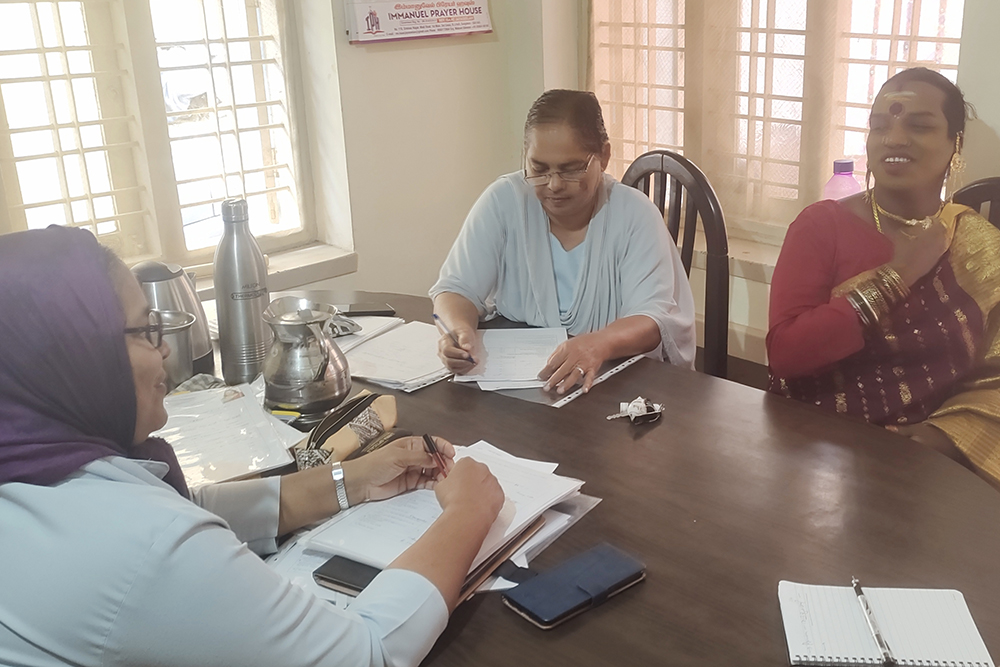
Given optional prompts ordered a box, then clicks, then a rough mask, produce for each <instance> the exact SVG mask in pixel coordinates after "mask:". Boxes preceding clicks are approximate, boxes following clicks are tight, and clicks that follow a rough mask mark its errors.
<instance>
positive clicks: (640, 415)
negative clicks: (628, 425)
mask: <svg viewBox="0 0 1000 667" xmlns="http://www.w3.org/2000/svg"><path fill="white" fill-rule="evenodd" d="M619 406H620V408H619V410H620V411H619V412H617V413H616V414H613V415H608V417H607V418H608V421H610V420H612V419H619V418H621V417H628V418H629V419H630V420H631V421H632V423H633V424H649V423H650V422H655V421H656V420H657V419H659V418H660V413H661V412H663V411H664V410H665V409H666V408H664V407H663V405H662V404H661V403H653V402H652V401H650V400H648V399H645V398H643V397H642V396H639V397H638V398H637V399H635V400H634V401H632V402H631V403H619Z"/></svg>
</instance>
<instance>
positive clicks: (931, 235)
mask: <svg viewBox="0 0 1000 667" xmlns="http://www.w3.org/2000/svg"><path fill="white" fill-rule="evenodd" d="M904 231H905V232H906V233H905V234H904ZM906 234H910V231H909V230H898V231H897V232H896V233H895V234H893V235H892V236H890V240H892V244H893V246H894V251H893V256H892V261H891V262H889V266H890V267H891V268H893V269H894V270H895V271H896V273H898V274H899V277H900V278H902V279H903V282H904V283H906V286H907V287H912V286H913V284H914V283H915V282H917V281H918V280H920V279H921V278H923V277H924V276H925V275H927V274H928V273H930V271H931V270H932V269H933V268H934V267H935V266H937V263H938V262H939V261H940V260H941V256H942V255H944V253H945V252H946V251H947V250H948V242H949V239H948V230H947V229H946V228H945V226H944V224H943V223H941V222H939V221H935V222H934V223H933V224H932V225H931V226H930V227H929V228H928V229H926V230H923V231H919V232H918V233H917V234H915V235H914V236H913V238H910V237H909V236H906Z"/></svg>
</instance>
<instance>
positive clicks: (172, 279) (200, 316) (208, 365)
mask: <svg viewBox="0 0 1000 667" xmlns="http://www.w3.org/2000/svg"><path fill="white" fill-rule="evenodd" d="M132 273H133V274H134V275H135V277H136V279H137V280H138V281H139V286H140V287H142V292H143V294H145V295H146V300H147V301H148V302H149V307H150V308H152V309H153V310H162V311H181V312H185V313H191V314H192V315H194V318H195V319H194V324H192V325H191V357H192V360H193V369H192V370H193V372H195V373H208V374H209V375H214V373H215V359H214V357H213V355H212V339H211V338H209V334H208V318H206V317H205V310H204V309H203V308H202V307H201V301H199V300H198V293H197V292H196V291H195V288H194V281H193V280H192V279H191V276H190V275H188V274H186V273H185V272H184V270H183V269H182V268H181V267H180V266H178V265H176V264H164V263H163V262H153V261H149V262H140V263H139V264H136V265H135V266H133V267H132Z"/></svg>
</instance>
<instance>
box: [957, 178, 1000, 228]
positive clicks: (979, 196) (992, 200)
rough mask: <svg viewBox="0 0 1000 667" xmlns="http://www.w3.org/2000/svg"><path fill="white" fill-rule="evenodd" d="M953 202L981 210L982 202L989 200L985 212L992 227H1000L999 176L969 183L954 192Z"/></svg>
mask: <svg viewBox="0 0 1000 667" xmlns="http://www.w3.org/2000/svg"><path fill="white" fill-rule="evenodd" d="M954 199H955V202H956V203H959V204H964V205H965V206H968V207H970V208H974V209H976V210H977V211H979V212H980V213H982V212H983V204H985V203H986V202H989V204H990V210H989V213H988V214H987V217H988V218H989V221H990V222H992V223H993V226H994V227H997V228H1000V176H993V177H991V178H984V179H981V180H978V181H976V182H975V183H970V184H968V185H966V186H965V187H964V188H962V189H961V190H959V191H958V192H956V193H955V197H954Z"/></svg>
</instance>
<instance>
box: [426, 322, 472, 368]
mask: <svg viewBox="0 0 1000 667" xmlns="http://www.w3.org/2000/svg"><path fill="white" fill-rule="evenodd" d="M433 317H434V324H435V325H436V326H437V328H438V331H440V332H441V333H442V336H441V339H440V340H439V341H438V356H439V357H440V358H441V361H442V362H443V363H444V365H445V367H447V368H448V370H450V371H451V372H453V373H458V374H460V375H461V374H465V373H468V372H469V371H471V370H472V369H473V368H475V367H476V363H477V362H476V359H475V358H474V357H473V356H472V350H473V349H475V345H476V332H475V331H474V330H471V329H467V328H466V327H461V328H459V329H456V330H455V331H452V330H451V329H449V328H448V325H446V324H445V323H444V321H443V320H442V319H441V318H440V317H439V316H438V314H437V313H434V315H433Z"/></svg>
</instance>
